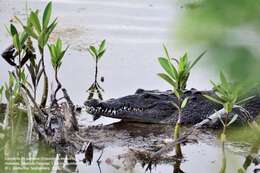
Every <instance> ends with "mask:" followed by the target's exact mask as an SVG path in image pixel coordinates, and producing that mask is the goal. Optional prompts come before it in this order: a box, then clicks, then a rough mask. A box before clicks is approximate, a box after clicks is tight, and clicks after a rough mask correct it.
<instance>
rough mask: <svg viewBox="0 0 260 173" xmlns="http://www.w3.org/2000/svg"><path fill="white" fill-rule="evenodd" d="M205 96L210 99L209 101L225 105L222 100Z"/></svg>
mask: <svg viewBox="0 0 260 173" xmlns="http://www.w3.org/2000/svg"><path fill="white" fill-rule="evenodd" d="M203 96H204V97H206V98H207V99H209V100H211V101H213V102H215V103H219V104H221V105H223V104H224V103H223V102H222V101H220V100H218V99H216V98H214V97H211V96H209V95H206V94H203Z"/></svg>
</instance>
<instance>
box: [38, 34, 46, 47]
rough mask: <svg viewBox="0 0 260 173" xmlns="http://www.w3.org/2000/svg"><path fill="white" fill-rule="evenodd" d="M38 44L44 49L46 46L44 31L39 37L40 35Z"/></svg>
mask: <svg viewBox="0 0 260 173" xmlns="http://www.w3.org/2000/svg"><path fill="white" fill-rule="evenodd" d="M38 44H39V46H40V48H41V49H44V46H45V33H44V32H42V33H41V34H40V35H39V37H38Z"/></svg>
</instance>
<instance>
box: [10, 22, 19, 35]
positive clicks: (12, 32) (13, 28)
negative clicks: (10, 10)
mask: <svg viewBox="0 0 260 173" xmlns="http://www.w3.org/2000/svg"><path fill="white" fill-rule="evenodd" d="M10 32H11V35H12V37H14V36H15V35H18V32H17V29H16V27H15V26H14V25H13V24H11V25H10Z"/></svg>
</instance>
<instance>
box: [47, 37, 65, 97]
mask: <svg viewBox="0 0 260 173" xmlns="http://www.w3.org/2000/svg"><path fill="white" fill-rule="evenodd" d="M48 47H49V51H50V55H51V64H52V67H53V69H54V72H55V80H56V82H57V88H56V90H55V92H54V95H53V100H54V102H56V101H57V98H56V95H57V92H58V91H59V90H60V89H61V87H62V85H61V83H60V81H59V78H58V70H59V68H60V66H61V64H62V59H63V57H64V55H65V53H66V51H67V50H68V47H67V48H66V49H64V50H63V49H62V41H61V39H58V40H57V41H56V42H55V43H54V44H50V45H48Z"/></svg>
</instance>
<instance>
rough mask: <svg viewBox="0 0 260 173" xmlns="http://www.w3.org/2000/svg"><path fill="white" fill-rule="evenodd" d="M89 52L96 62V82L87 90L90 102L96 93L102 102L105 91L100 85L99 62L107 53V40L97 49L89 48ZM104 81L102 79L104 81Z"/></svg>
mask: <svg viewBox="0 0 260 173" xmlns="http://www.w3.org/2000/svg"><path fill="white" fill-rule="evenodd" d="M88 52H89V53H90V55H91V56H92V57H93V58H94V60H95V81H94V83H93V84H92V85H91V86H90V88H89V89H88V90H87V91H88V92H89V93H90V94H89V97H88V100H89V99H91V98H93V96H94V93H95V92H96V93H97V94H98V97H99V99H100V100H103V97H102V93H101V91H104V90H103V88H102V87H101V86H100V85H99V83H98V80H97V78H98V62H99V61H100V59H101V58H102V57H103V55H104V53H105V52H106V40H103V41H102V42H101V43H100V44H99V45H98V46H97V47H95V46H89V48H88ZM102 80H103V79H101V81H102Z"/></svg>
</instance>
